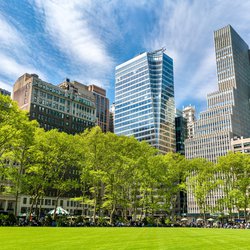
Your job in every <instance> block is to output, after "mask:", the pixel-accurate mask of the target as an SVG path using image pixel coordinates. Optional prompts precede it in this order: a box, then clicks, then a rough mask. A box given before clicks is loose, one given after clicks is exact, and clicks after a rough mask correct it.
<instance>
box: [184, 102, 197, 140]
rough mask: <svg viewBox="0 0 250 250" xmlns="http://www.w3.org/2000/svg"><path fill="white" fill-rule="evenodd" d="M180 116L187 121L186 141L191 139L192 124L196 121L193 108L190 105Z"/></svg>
mask: <svg viewBox="0 0 250 250" xmlns="http://www.w3.org/2000/svg"><path fill="white" fill-rule="evenodd" d="M182 115H183V117H184V118H185V119H186V121H187V138H188V139H190V138H193V135H194V122H195V121H196V117H195V107H194V106H191V105H189V106H187V107H184V108H183V111H182Z"/></svg>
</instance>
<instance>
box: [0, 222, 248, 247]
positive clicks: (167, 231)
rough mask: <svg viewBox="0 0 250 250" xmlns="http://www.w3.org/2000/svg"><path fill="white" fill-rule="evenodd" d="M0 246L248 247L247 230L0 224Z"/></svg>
mask: <svg viewBox="0 0 250 250" xmlns="http://www.w3.org/2000/svg"><path fill="white" fill-rule="evenodd" d="M0 249H1V250H4V249H11V250H14V249H32V250H37V249H60V250H61V249H91V250H92V249H109V250H111V249H115V250H123V249H140V250H144V249H183V250H184V249H185V250H187V249H192V250H193V249H199V250H202V249H210V250H215V249H230V250H231V249H237V250H238V249H250V230H241V229H204V228H146V227H144V228H94V227H90V228H77V227H76V228H62V227H58V228H56V227H55V228H49V227H0Z"/></svg>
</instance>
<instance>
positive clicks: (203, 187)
mask: <svg viewBox="0 0 250 250" xmlns="http://www.w3.org/2000/svg"><path fill="white" fill-rule="evenodd" d="M189 164H190V168H191V171H190V175H189V177H188V180H187V181H188V186H189V189H190V191H191V193H193V195H194V198H195V201H196V202H197V205H198V207H199V209H200V212H201V214H203V219H204V221H205V220H206V212H209V211H210V207H209V206H208V202H207V199H208V197H209V196H210V195H211V194H212V192H213V191H214V190H216V189H217V188H218V186H219V184H220V182H218V179H217V178H216V175H215V169H214V164H213V163H212V162H209V161H207V160H205V159H201V158H196V159H192V160H190V163H189Z"/></svg>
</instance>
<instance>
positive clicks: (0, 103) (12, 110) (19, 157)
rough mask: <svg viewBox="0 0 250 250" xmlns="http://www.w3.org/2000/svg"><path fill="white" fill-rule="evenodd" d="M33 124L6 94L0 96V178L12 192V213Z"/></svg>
mask: <svg viewBox="0 0 250 250" xmlns="http://www.w3.org/2000/svg"><path fill="white" fill-rule="evenodd" d="M37 127H38V123H37V122H36V121H29V118H28V115H27V112H24V111H21V110H19V108H18V106H17V104H16V103H15V102H13V101H12V100H11V99H10V98H9V97H7V96H2V95H0V168H1V169H0V170H1V171H0V173H1V174H0V178H1V179H3V180H5V183H7V186H8V188H7V190H8V191H9V192H12V193H14V195H15V209H14V213H15V214H16V213H17V202H18V197H19V194H20V192H21V191H22V181H23V177H24V172H25V168H26V165H27V162H28V161H29V159H28V157H27V152H28V149H29V147H30V145H31V144H32V142H33V138H34V133H35V130H36V128H37Z"/></svg>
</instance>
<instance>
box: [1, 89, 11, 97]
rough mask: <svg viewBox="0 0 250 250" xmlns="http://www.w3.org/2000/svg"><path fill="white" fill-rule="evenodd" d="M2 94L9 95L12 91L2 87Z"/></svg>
mask: <svg viewBox="0 0 250 250" xmlns="http://www.w3.org/2000/svg"><path fill="white" fill-rule="evenodd" d="M0 94H2V95H8V96H10V95H11V93H10V92H9V91H8V90H6V89H2V88H0Z"/></svg>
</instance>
